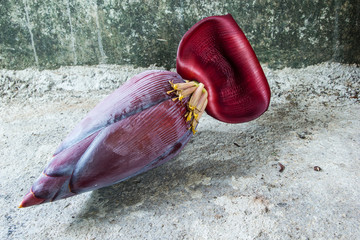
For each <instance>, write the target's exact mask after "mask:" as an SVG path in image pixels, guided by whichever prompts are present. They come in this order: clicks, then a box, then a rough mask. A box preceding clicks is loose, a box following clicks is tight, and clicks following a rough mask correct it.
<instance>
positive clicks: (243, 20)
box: [0, 0, 360, 69]
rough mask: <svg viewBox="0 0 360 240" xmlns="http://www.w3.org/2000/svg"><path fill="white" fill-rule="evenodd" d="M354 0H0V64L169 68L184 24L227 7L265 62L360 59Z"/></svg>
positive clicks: (358, 12) (13, 66)
mask: <svg viewBox="0 0 360 240" xmlns="http://www.w3.org/2000/svg"><path fill="white" fill-rule="evenodd" d="M357 1H358V0H325V1H318V0H306V1H268V0H246V1H240V0H235V1H220V0H217V1H211V2H210V1H203V0H200V1H189V0H136V1H135V0H132V1H131V0H127V1H112V0H97V1H95V0H91V1H85V0H80V1H73V0H65V1H55V0H34V1H28V0H12V1H10V0H2V1H1V3H0V33H1V35H0V68H10V69H22V68H26V67H36V66H38V67H40V68H56V67H59V66H62V65H85V64H89V65H93V64H99V63H108V64H132V65H135V66H144V67H147V66H149V65H154V64H155V65H157V66H161V67H165V68H171V67H174V66H175V58H176V50H177V46H178V43H179V41H180V39H181V37H182V35H183V34H184V33H185V32H186V31H187V29H189V28H190V27H191V26H192V25H193V24H194V23H196V22H197V21H199V20H200V19H202V18H204V17H207V16H211V15H219V14H226V13H231V14H232V15H233V16H234V18H235V19H236V20H237V22H238V24H239V25H240V27H241V28H242V29H243V31H244V32H245V34H246V35H247V37H248V38H249V41H250V43H251V44H252V46H253V47H254V49H255V52H256V53H257V55H258V57H259V59H260V61H261V62H262V63H268V64H269V66H272V67H283V66H291V67H302V66H306V65H310V64H314V63H319V62H323V61H339V62H347V63H360V46H359V44H358V43H359V36H360V30H359V29H360V26H359V25H360V17H359V15H360V6H359V4H357Z"/></svg>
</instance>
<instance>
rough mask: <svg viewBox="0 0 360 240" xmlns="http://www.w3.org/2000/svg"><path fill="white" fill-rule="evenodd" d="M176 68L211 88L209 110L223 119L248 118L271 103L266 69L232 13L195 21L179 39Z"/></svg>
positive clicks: (212, 114)
mask: <svg viewBox="0 0 360 240" xmlns="http://www.w3.org/2000/svg"><path fill="white" fill-rule="evenodd" d="M176 68H177V72H178V73H179V74H180V75H181V76H182V77H183V78H184V79H188V80H196V81H199V82H202V83H203V84H204V85H205V88H206V89H207V90H208V92H209V97H208V101H209V102H208V106H207V108H206V111H207V113H208V114H209V115H211V116H212V117H214V118H216V119H218V120H220V121H223V122H228V123H241V122H247V121H250V120H253V119H255V118H257V117H259V116H260V115H261V114H263V113H264V112H265V111H266V110H267V108H268V106H269V102H270V88H269V85H268V83H267V80H266V77H265V75H264V72H263V70H262V68H261V66H260V63H259V61H258V59H257V57H256V55H255V53H254V51H253V49H252V47H251V45H250V43H249V42H248V40H247V39H246V37H245V35H244V33H243V32H242V30H241V29H240V28H239V26H238V25H237V23H236V22H235V20H234V19H233V17H232V16H231V15H230V14H228V15H225V16H214V17H208V18H205V19H203V20H202V21H200V22H198V23H197V24H195V25H194V26H193V27H192V28H191V29H190V30H189V31H188V32H187V33H186V34H185V35H184V37H183V39H182V40H181V42H180V45H179V49H178V54H177V65H176Z"/></svg>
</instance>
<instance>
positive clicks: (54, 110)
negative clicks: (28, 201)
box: [0, 63, 360, 239]
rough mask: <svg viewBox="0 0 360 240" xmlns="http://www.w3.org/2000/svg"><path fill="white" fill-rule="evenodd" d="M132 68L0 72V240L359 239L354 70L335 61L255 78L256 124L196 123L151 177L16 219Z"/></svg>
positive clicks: (358, 84) (359, 77)
mask: <svg viewBox="0 0 360 240" xmlns="http://www.w3.org/2000/svg"><path fill="white" fill-rule="evenodd" d="M143 70H144V69H139V68H138V69H134V68H131V67H120V66H112V65H100V66H94V67H63V68H60V69H57V70H52V71H50V70H46V71H38V70H34V69H26V70H23V71H10V70H0V86H1V87H0V90H1V96H2V97H1V104H0V112H1V116H0V179H1V181H0V205H1V209H0V211H1V214H0V215H1V218H0V238H1V239H360V229H359V223H360V202H359V199H360V188H359V187H358V186H360V175H359V173H360V164H359V163H360V150H359V149H360V132H359V129H360V119H359V115H360V104H359V98H358V97H359V89H360V68H359V67H356V66H348V65H340V64H336V63H332V64H329V63H324V64H321V65H315V66H310V67H307V68H304V69H290V68H285V69H283V70H271V69H267V68H266V69H265V72H266V75H267V77H268V79H269V82H270V86H271V89H272V92H273V97H272V102H271V105H270V108H269V110H268V111H267V112H266V113H265V114H264V115H263V116H262V117H261V118H259V119H257V120H256V121H253V122H249V123H246V124H238V125H231V124H224V123H221V122H218V121H216V120H214V119H212V118H211V117H209V116H205V117H204V118H203V119H202V121H201V123H200V126H199V129H198V130H199V132H198V133H197V134H196V135H195V136H194V137H193V139H192V140H191V142H190V143H189V144H188V145H187V146H186V148H185V149H184V150H183V151H182V152H181V154H180V155H179V156H178V157H177V158H175V159H173V160H172V161H170V162H168V163H167V164H165V165H163V166H161V167H159V168H156V169H154V170H152V171H150V172H147V173H144V174H142V175H140V176H137V177H135V178H132V179H130V180H128V181H125V182H123V183H120V184H117V185H114V186H111V187H107V188H103V189H100V190H97V191H94V192H89V193H85V194H82V195H79V196H76V197H72V198H69V199H65V200H61V201H57V202H53V203H49V204H45V205H42V206H37V207H31V208H25V209H18V208H17V205H18V204H19V202H20V201H21V198H22V196H23V195H24V194H25V193H26V191H27V190H28V188H29V187H30V186H31V184H32V182H33V181H34V180H35V178H36V177H37V176H38V175H39V173H40V172H41V171H42V169H43V167H44V166H45V164H46V163H47V161H48V160H49V159H50V156H51V155H52V153H53V151H54V150H55V148H56V147H57V145H58V144H59V143H60V141H61V140H62V139H63V138H64V137H65V136H66V135H67V133H68V132H69V131H70V130H71V129H72V128H73V127H74V125H75V124H76V123H77V122H78V121H79V120H80V119H81V118H82V117H83V116H84V115H85V114H86V112H88V111H89V110H90V109H92V108H93V106H94V105H95V104H96V103H97V102H98V101H100V100H101V99H102V98H104V97H105V96H106V95H107V94H108V93H109V92H111V91H112V89H114V88H116V87H117V86H119V85H120V84H121V83H122V82H124V81H125V80H126V79H128V78H129V77H131V76H133V75H134V74H136V73H138V72H141V71H143ZM279 163H281V164H282V165H283V166H284V167H285V169H284V170H283V171H282V172H280V165H279ZM315 166H319V167H320V168H321V171H315V170H314V167H315Z"/></svg>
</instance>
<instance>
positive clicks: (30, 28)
mask: <svg viewBox="0 0 360 240" xmlns="http://www.w3.org/2000/svg"><path fill="white" fill-rule="evenodd" d="M23 3H24V9H25V17H26V26H27V28H28V30H29V34H30V39H31V46H32V49H33V52H34V58H35V63H36V66H37V67H39V58H38V55H37V53H36V48H35V42H34V35H33V33H32V27H31V23H30V17H29V11H28V4H27V0H23Z"/></svg>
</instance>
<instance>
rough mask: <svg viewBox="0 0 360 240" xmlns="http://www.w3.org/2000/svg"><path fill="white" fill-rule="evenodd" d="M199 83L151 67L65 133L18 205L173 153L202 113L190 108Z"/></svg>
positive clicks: (88, 186)
mask: <svg viewBox="0 0 360 240" xmlns="http://www.w3.org/2000/svg"><path fill="white" fill-rule="evenodd" d="M188 86H190V87H188ZM189 88H191V89H192V90H193V91H190V92H189V90H187V89H189ZM197 89H199V87H198V84H197V83H190V82H188V83H187V82H185V81H184V80H183V79H182V78H181V77H180V76H179V75H178V74H177V73H173V72H167V71H147V72H144V73H141V74H139V75H137V76H135V77H134V78H132V79H131V80H130V81H128V82H127V83H125V84H124V85H123V86H121V87H120V88H119V89H117V90H116V91H115V92H113V93H112V94H111V95H109V96H108V97H107V98H105V99H104V100H103V101H102V102H100V103H99V104H98V105H97V106H96V107H95V108H94V109H93V110H92V111H91V112H89V114H88V115H87V116H86V117H85V118H84V119H83V120H82V121H81V122H80V123H79V124H78V125H77V126H76V127H75V129H74V130H73V131H72V132H71V133H70V134H69V135H68V136H67V138H66V139H65V140H64V141H63V142H62V143H61V145H60V146H59V148H58V149H57V150H56V151H55V154H54V156H53V158H52V160H51V161H50V162H49V164H48V165H47V167H46V168H45V170H44V171H43V173H41V175H40V176H39V178H38V179H37V180H36V181H35V183H34V184H33V185H32V187H31V189H30V191H29V192H28V193H27V194H26V195H25V197H24V199H23V201H22V202H21V204H20V207H28V206H31V205H36V204H41V203H46V202H52V201H55V200H59V199H63V198H67V197H71V196H73V195H76V194H79V193H83V192H86V191H91V190H95V189H98V188H101V187H105V186H109V185H112V184H115V183H118V182H121V181H124V180H126V179H128V178H130V177H132V176H135V175H138V174H140V173H142V172H145V171H147V170H149V169H152V168H154V167H156V166H159V165H161V164H162V163H165V162H166V161H168V160H169V159H171V158H173V157H174V156H175V155H176V154H178V153H179V152H180V151H181V149H182V148H183V147H184V146H185V144H186V143H187V142H188V141H189V140H190V138H191V136H192V135H193V133H192V132H195V127H196V124H197V122H198V119H199V115H198V114H197V115H196V116H197V117H194V113H195V109H196V111H197V109H199V110H201V106H200V105H198V104H199V101H197V105H196V104H195V105H194V107H195V109H194V110H189V109H192V105H191V106H190V105H189V99H193V96H195V97H196V98H199V96H197V94H198V93H197V91H196V90H197ZM202 89H203V88H202ZM180 96H181V100H180ZM200 96H202V95H201V94H200ZM190 101H191V100H190ZM203 109H204V108H203ZM203 111H204V110H203ZM189 112H191V113H192V117H191V118H190V119H189V118H188V119H187V116H188V115H189V114H188V113H189ZM195 122H196V124H195Z"/></svg>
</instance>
